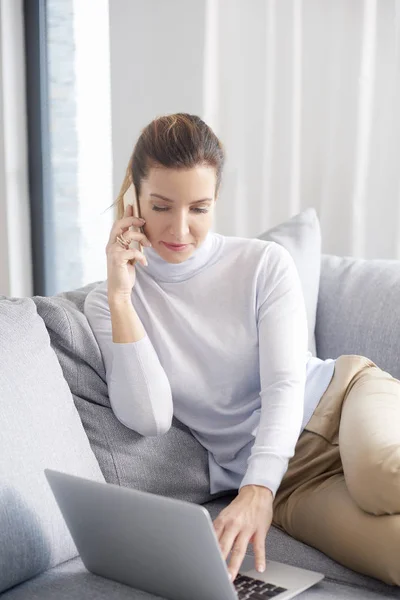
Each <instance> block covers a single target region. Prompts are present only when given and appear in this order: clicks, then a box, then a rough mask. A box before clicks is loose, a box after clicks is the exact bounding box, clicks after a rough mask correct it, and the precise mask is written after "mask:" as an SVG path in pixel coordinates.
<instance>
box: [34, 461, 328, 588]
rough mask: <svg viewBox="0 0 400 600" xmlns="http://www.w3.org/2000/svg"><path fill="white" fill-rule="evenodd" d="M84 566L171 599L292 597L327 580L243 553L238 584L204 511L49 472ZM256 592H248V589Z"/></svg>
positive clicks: (181, 503)
mask: <svg viewBox="0 0 400 600" xmlns="http://www.w3.org/2000/svg"><path fill="white" fill-rule="evenodd" d="M45 475H46V477H47V480H48V482H49V484H50V486H51V489H52V490H53V493H54V496H55V498H56V500H57V503H58V506H59V507H60V510H61V512H62V514H63V516H64V519H65V522H66V524H67V526H68V529H69V531H70V533H71V536H72V538H73V540H74V542H75V545H76V547H77V549H78V552H79V554H80V556H81V559H82V561H83V564H84V565H85V567H86V568H87V569H88V570H89V571H91V572H92V573H95V574H96V575H101V576H103V577H107V578H108V579H113V580H115V581H118V582H120V583H124V584H127V585H130V586H132V587H134V588H138V589H140V590H144V591H146V592H150V593H152V594H155V595H159V596H162V597H164V598H169V599H171V600H187V599H188V598H190V600H204V599H205V598H207V600H237V599H238V598H239V599H241V598H246V599H247V598H248V599H249V600H253V599H254V600H264V599H266V598H276V599H277V600H286V599H287V598H293V597H294V596H296V595H297V594H299V593H300V592H302V591H303V590H305V589H307V588H309V587H311V586H312V585H314V584H316V583H317V582H319V581H321V579H323V577H324V575H322V574H321V573H315V572H313V571H306V570H304V569H299V568H297V567H291V566H289V565H285V564H282V563H277V562H272V561H268V560H267V562H266V565H267V566H266V569H265V571H264V573H259V572H258V571H256V570H255V568H254V557H253V556H251V555H249V554H246V556H245V559H244V561H243V563H242V566H241V569H240V571H239V573H238V575H237V577H236V579H235V581H234V582H231V581H230V579H229V574H228V564H229V559H230V556H228V558H227V559H226V561H225V560H224V558H223V555H222V552H221V550H220V547H219V543H218V538H217V535H216V533H215V530H214V526H213V522H212V519H211V517H210V514H209V512H208V511H207V510H206V509H205V508H204V507H203V506H201V505H198V504H194V503H190V502H185V501H183V500H176V499H173V498H167V497H164V496H160V495H157V494H151V493H148V492H141V491H138V490H134V489H130V488H125V487H120V486H118V485H113V484H108V483H99V482H95V481H91V480H88V479H83V478H81V477H76V476H74V475H67V474H65V473H60V472H58V471H53V470H50V469H45ZM250 588H251V589H250Z"/></svg>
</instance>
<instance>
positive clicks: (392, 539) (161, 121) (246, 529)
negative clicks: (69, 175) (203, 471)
mask: <svg viewBox="0 0 400 600" xmlns="http://www.w3.org/2000/svg"><path fill="white" fill-rule="evenodd" d="M223 164H224V151H223V148H222V145H221V143H220V141H219V140H218V138H217V137H216V136H215V134H214V133H213V132H212V130H211V129H210V128H209V127H208V126H207V125H206V124H205V123H204V122H203V121H202V120H201V119H199V118H198V117H196V116H192V115H188V114H176V115H171V116H166V117H161V118H158V119H155V120H154V121H153V122H152V123H150V124H149V125H148V126H147V127H146V128H145V129H144V130H143V132H142V134H141V136H140V137H139V140H138V141H137V144H136V146H135V149H134V151H133V154H132V157H131V161H130V164H129V167H128V171H127V177H126V179H125V182H124V184H123V187H122V189H121V193H120V196H119V198H118V200H117V206H118V218H117V220H116V221H115V223H114V225H113V227H112V229H111V233H110V238H109V241H108V244H107V247H106V253H107V275H108V277H107V280H106V281H105V282H103V283H102V284H100V285H99V286H97V287H96V288H95V289H94V290H92V291H91V292H90V293H89V294H88V296H87V298H86V302H85V314H86V316H87V318H88V320H89V323H90V325H91V327H92V329H93V331H94V334H95V336H96V339H97V341H98V343H99V346H100V349H101V352H102V355H103V359H104V363H105V368H106V374H107V382H108V390H109V396H110V402H111V406H112V409H113V411H114V413H115V415H116V417H117V418H118V419H119V420H120V421H121V422H122V423H123V424H124V425H126V426H127V427H129V428H131V429H134V430H136V431H137V432H139V433H140V434H142V435H150V436H152V435H153V436H155V435H162V434H163V433H165V432H167V431H168V429H169V428H170V426H171V420H172V416H173V414H174V415H175V416H176V417H177V418H178V419H179V420H180V421H182V422H183V423H185V424H186V425H187V426H188V427H189V428H190V430H191V432H192V433H193V435H194V436H195V437H196V439H197V440H199V442H200V443H201V444H202V445H203V446H204V447H205V448H206V449H207V450H208V455H209V469H210V486H211V493H217V492H220V491H223V490H226V491H228V490H238V494H237V496H236V497H235V498H234V500H233V501H232V502H231V503H230V504H229V505H228V506H226V507H225V508H224V509H223V510H222V511H221V513H220V514H219V516H218V517H217V519H216V520H215V521H214V527H215V531H216V534H217V537H218V540H219V544H220V546H221V550H222V553H223V555H224V557H225V559H227V557H228V555H229V553H230V552H231V553H232V554H231V559H230V563H229V565H228V568H229V570H230V573H231V576H232V578H235V577H236V575H237V572H238V570H239V568H240V565H241V563H242V560H243V558H244V554H245V552H246V550H247V545H248V543H249V542H250V543H251V544H252V545H253V548H254V553H255V559H256V567H258V568H259V570H261V571H263V570H264V568H265V538H266V535H267V532H268V529H269V527H270V525H271V522H273V523H274V524H275V525H276V526H277V527H280V528H282V529H283V530H285V531H287V532H288V533H289V534H290V535H292V536H293V537H295V538H297V539H299V540H302V541H303V542H306V543H307V544H310V545H312V546H314V547H316V548H318V549H320V550H321V551H323V552H325V553H326V554H328V555H329V556H331V557H332V558H334V559H336V560H337V561H339V562H341V563H342V564H344V565H346V566H348V567H350V568H352V569H354V570H358V571H359V572H361V573H365V574H368V575H371V576H374V577H377V578H380V579H382V580H383V581H386V582H388V583H392V584H396V585H399V584H400V563H399V562H398V559H397V554H398V550H399V549H400V516H399V515H397V514H394V513H396V512H399V511H400V476H399V472H400V471H399V465H400V444H399V442H400V435H399V433H398V431H399V428H398V408H397V407H398V406H400V385H399V383H400V382H399V381H398V380H397V379H395V378H393V377H392V376H391V375H390V374H389V373H386V372H385V371H382V370H381V369H379V368H378V367H377V366H376V365H375V364H374V363H373V362H372V361H370V360H369V359H368V358H365V357H362V356H357V355H343V356H340V357H339V358H338V359H337V360H333V359H328V360H325V361H323V360H320V359H318V358H316V357H312V356H311V353H310V352H308V351H307V342H308V339H307V321H306V311H305V306H304V299H303V294H302V289H301V284H300V280H299V276H298V273H297V270H296V267H295V265H294V261H293V259H292V258H291V256H290V254H289V253H288V251H287V250H285V249H284V248H283V247H282V246H280V245H279V244H277V243H275V242H267V241H262V240H259V239H247V238H239V237H229V236H223V235H220V234H217V233H213V232H211V231H210V228H211V225H212V218H213V213H214V208H215V203H216V201H217V197H218V191H219V188H220V182H221V175H222V169H223ZM132 182H133V188H134V190H135V193H136V197H137V198H138V201H139V205H140V214H141V215H142V217H143V220H142V221H141V220H139V219H138V218H137V217H136V216H133V213H132V207H131V206H128V207H127V208H126V210H124V208H123V196H124V193H125V191H126V190H127V188H128V186H129V185H131V183H132ZM131 226H135V227H136V228H142V229H140V231H137V230H136V231H133V230H131V229H130V227H131ZM132 241H136V242H141V243H142V244H143V246H144V248H143V252H140V250H138V249H131V248H129V245H130V242H132ZM171 244H175V245H176V244H181V245H183V246H181V247H180V248H177V247H175V248H173V247H172V246H171ZM133 259H134V260H136V264H134V263H132V262H131V261H133ZM396 528H397V529H396Z"/></svg>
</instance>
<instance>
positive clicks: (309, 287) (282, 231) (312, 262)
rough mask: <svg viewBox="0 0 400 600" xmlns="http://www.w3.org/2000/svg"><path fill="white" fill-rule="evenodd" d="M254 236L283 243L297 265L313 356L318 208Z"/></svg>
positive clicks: (318, 260)
mask: <svg viewBox="0 0 400 600" xmlns="http://www.w3.org/2000/svg"><path fill="white" fill-rule="evenodd" d="M257 237H258V238H259V239H261V240H267V241H272V242H276V243H277V244H281V246H284V248H286V250H288V251H289V252H290V254H291V256H292V258H293V260H294V262H295V264H296V267H297V270H298V272H299V276H300V281H301V284H302V288H303V294H304V300H305V304H306V309H307V321H308V349H309V350H310V352H311V353H312V355H313V356H316V345H315V321H316V316H317V304H318V292H319V278H320V273H321V228H320V223H319V219H318V215H317V211H316V210H315V208H312V207H310V208H307V209H306V210H304V211H303V212H301V213H299V214H298V215H294V216H293V217H292V218H291V219H289V220H288V221H285V222H284V223H280V224H279V225H276V226H275V227H273V228H272V229H269V230H268V231H266V232H265V233H262V234H261V235H259V236H257Z"/></svg>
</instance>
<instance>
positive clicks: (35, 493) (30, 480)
mask: <svg viewBox="0 0 400 600" xmlns="http://www.w3.org/2000/svg"><path fill="white" fill-rule="evenodd" d="M0 365H1V368H0V423H1V427H0V536H1V538H0V565H1V568H0V591H2V590H5V589H7V588H9V587H11V586H13V585H15V584H17V583H19V582H21V581H24V580H26V579H28V578H29V577H33V576H34V575H36V574H37V573H41V572H42V571H44V570H46V569H48V568H49V567H52V566H54V565H57V564H58V563H60V562H63V561H65V560H68V559H70V558H71V557H73V556H76V555H77V551H76V548H75V545H74V543H73V541H72V539H71V537H70V534H69V532H68V530H67V527H66V525H65V523H64V520H63V518H62V516H61V513H60V511H59V509H58V506H57V504H56V502H55V499H54V497H53V494H52V492H51V489H50V487H49V485H48V483H47V480H46V478H45V476H44V473H43V470H44V469H45V468H47V467H48V468H51V469H56V470H59V471H64V472H66V473H71V474H75V475H81V476H82V477H87V478H89V479H95V480H98V481H104V479H103V477H102V474H101V471H100V468H99V466H98V463H97V461H96V459H95V457H94V454H93V452H92V450H91V448H90V445H89V442H88V439H87V437H86V434H85V431H84V429H83V427H82V424H81V421H80V419H79V415H78V413H77V411H76V409H75V407H74V403H73V400H72V396H71V392H70V390H69V388H68V385H67V383H66V381H65V379H64V377H63V374H62V370H61V368H60V365H59V363H58V361H57V357H56V355H55V353H54V351H53V350H52V349H51V347H50V339H49V335H48V333H47V331H46V328H45V325H44V323H43V321H42V319H41V318H40V317H39V316H38V314H37V312H36V307H35V304H34V303H33V302H32V300H31V299H30V298H6V297H5V296H0Z"/></svg>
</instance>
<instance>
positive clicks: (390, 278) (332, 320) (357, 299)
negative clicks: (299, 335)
mask: <svg viewBox="0 0 400 600" xmlns="http://www.w3.org/2000/svg"><path fill="white" fill-rule="evenodd" d="M315 334H316V344H317V356H319V357H320V358H323V359H325V358H337V357H338V356H340V355H341V354H360V355H362V356H366V357H368V358H369V359H371V360H372V361H373V362H374V363H376V364H377V365H378V367H380V368H381V369H383V370H385V371H387V372H389V373H390V374H391V375H393V377H396V378H397V379H400V261H398V260H384V259H368V260H367V259H360V258H353V257H340V256H334V255H329V254H323V255H322V260H321V276H320V286H319V296H318V306H317V320H316V331H315Z"/></svg>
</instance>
